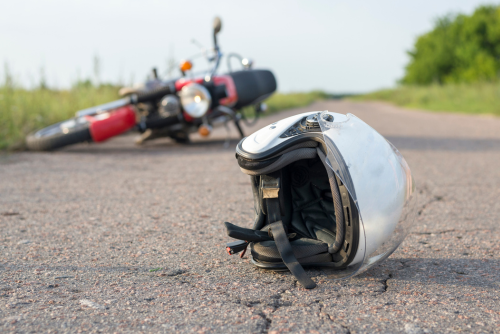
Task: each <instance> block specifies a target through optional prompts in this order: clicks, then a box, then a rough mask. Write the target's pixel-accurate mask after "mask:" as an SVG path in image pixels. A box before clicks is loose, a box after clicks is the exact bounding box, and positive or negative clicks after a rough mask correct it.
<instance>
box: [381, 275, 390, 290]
mask: <svg viewBox="0 0 500 334" xmlns="http://www.w3.org/2000/svg"><path fill="white" fill-rule="evenodd" d="M391 278H392V274H389V276H388V277H387V278H386V279H384V280H382V284H383V285H384V291H382V293H385V292H387V288H388V287H389V286H388V285H387V281H388V280H390V279H391Z"/></svg>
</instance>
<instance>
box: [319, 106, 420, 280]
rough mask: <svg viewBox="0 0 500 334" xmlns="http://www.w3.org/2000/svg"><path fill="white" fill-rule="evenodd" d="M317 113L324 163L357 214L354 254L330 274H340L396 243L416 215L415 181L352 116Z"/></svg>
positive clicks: (391, 150) (359, 268) (393, 152)
mask: <svg viewBox="0 0 500 334" xmlns="http://www.w3.org/2000/svg"><path fill="white" fill-rule="evenodd" d="M318 118H319V123H320V127H321V131H322V133H323V137H324V140H325V143H326V146H327V151H328V152H327V163H328V165H329V167H330V168H331V169H332V171H333V172H334V173H335V174H337V176H338V177H339V178H340V180H341V181H342V182H343V183H344V185H345V187H346V188H347V191H348V192H349V194H350V195H351V197H352V199H353V201H354V203H355V205H356V207H357V209H358V212H359V216H360V217H359V221H360V226H359V230H360V242H359V247H358V251H357V255H356V257H355V259H354V260H353V261H352V263H351V265H350V266H349V267H348V268H347V269H346V270H345V272H338V273H334V274H332V275H330V276H331V277H332V278H341V277H346V276H352V275H355V274H358V273H361V272H363V271H365V270H367V269H368V268H370V267H371V266H372V265H374V264H375V263H377V262H379V261H382V260H384V259H385V258H387V257H388V256H389V255H391V254H392V252H394V250H395V249H396V248H397V247H398V246H399V244H401V242H402V241H403V239H404V238H405V237H406V235H407V234H408V232H409V229H410V227H411V225H412V223H413V220H414V218H415V211H416V206H415V202H416V192H415V182H414V181H413V177H412V174H411V170H410V168H409V166H408V164H407V163H406V161H405V159H404V158H403V156H402V155H401V153H399V151H398V150H397V149H396V147H394V146H393V145H392V144H391V143H390V142H389V141H387V140H386V139H385V138H384V137H382V136H381V135H380V134H379V133H378V132H377V131H375V130H374V129H373V128H371V127H370V126H369V125H368V124H366V123H365V122H363V121H362V120H360V119H359V118H357V117H356V116H354V115H352V114H347V115H343V114H337V113H332V112H328V111H323V112H322V113H321V115H320V117H318ZM361 254H363V255H361Z"/></svg>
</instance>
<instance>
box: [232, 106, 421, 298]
mask: <svg viewBox="0 0 500 334" xmlns="http://www.w3.org/2000/svg"><path fill="white" fill-rule="evenodd" d="M236 158H237V160H238V164H239V166H240V168H241V170H242V171H243V172H244V173H246V174H248V175H250V176H251V180H252V182H251V183H252V189H253V194H254V203H255V221H254V225H253V228H252V229H247V228H242V227H238V226H236V225H233V224H231V223H225V224H226V228H227V232H228V235H229V236H230V237H233V238H235V239H239V240H241V241H237V242H232V243H229V244H228V245H227V250H228V252H229V253H230V254H234V253H238V252H239V251H244V250H246V247H247V245H250V249H251V260H252V263H253V264H254V265H256V266H258V267H260V268H264V269H272V270H284V269H287V268H288V269H289V270H290V271H291V272H292V274H294V275H295V277H296V278H297V279H298V281H299V282H300V283H301V284H302V285H303V286H304V287H306V288H314V287H315V286H316V284H315V283H314V282H313V281H312V280H311V278H309V277H308V276H307V274H306V273H305V271H304V269H303V266H323V267H330V268H332V269H335V274H333V275H331V276H330V277H332V276H333V277H334V278H345V277H350V276H353V275H355V274H357V273H360V272H362V271H365V270H366V269H368V268H369V267H371V266H372V265H374V264H375V263H377V262H379V261H382V260H383V259H385V258H387V257H388V256H389V255H390V254H391V253H392V252H394V250H395V249H396V248H397V247H398V246H399V244H400V243H401V242H402V241H403V239H404V238H405V236H406V235H407V234H408V231H409V228H410V226H411V224H412V222H413V220H414V217H415V205H414V204H415V201H416V199H415V197H416V192H415V183H414V181H413V178H412V174H411V171H410V168H409V167H408V164H407V163H406V161H405V159H404V158H403V156H402V155H401V154H400V153H399V151H398V150H397V149H396V148H395V147H394V146H393V145H392V144H391V143H390V142H388V141H387V140H386V139H385V138H384V137H382V136H381V135H380V134H379V133H378V132H377V131H375V130H374V129H372V128H371V127H370V126H369V125H367V124H366V123H364V122H363V121H361V120H360V119H359V118H357V117H356V116H354V115H352V114H347V115H343V114H337V113H332V112H328V111H323V112H308V113H304V114H300V115H296V116H292V117H288V118H285V119H283V120H281V121H278V122H276V123H273V124H271V125H268V126H266V127H264V128H262V129H261V130H259V131H257V132H255V133H253V134H252V135H250V136H249V137H246V138H244V139H243V140H242V141H241V142H240V143H239V144H238V146H237V148H236Z"/></svg>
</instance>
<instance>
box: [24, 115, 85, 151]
mask: <svg viewBox="0 0 500 334" xmlns="http://www.w3.org/2000/svg"><path fill="white" fill-rule="evenodd" d="M86 141H87V142H88V141H92V136H91V134H90V127H89V123H88V122H87V121H85V120H83V121H81V120H78V119H70V120H66V121H63V122H59V123H56V124H53V125H50V126H48V127H46V128H43V129H41V130H38V131H36V132H34V133H31V134H29V135H28V136H27V137H26V146H27V147H28V149H29V150H31V151H52V150H55V149H58V148H61V147H64V146H68V145H73V144H78V143H82V142H86Z"/></svg>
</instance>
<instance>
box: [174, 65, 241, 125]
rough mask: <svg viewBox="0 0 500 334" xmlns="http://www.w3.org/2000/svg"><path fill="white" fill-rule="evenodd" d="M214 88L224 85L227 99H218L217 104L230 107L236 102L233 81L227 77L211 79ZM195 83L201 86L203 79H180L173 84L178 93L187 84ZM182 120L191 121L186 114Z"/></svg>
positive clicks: (236, 94)
mask: <svg viewBox="0 0 500 334" xmlns="http://www.w3.org/2000/svg"><path fill="white" fill-rule="evenodd" d="M212 80H213V81H214V83H215V85H216V86H220V85H226V93H227V97H225V98H223V99H220V101H219V104H221V105H223V106H226V107H232V106H234V105H235V104H236V102H238V93H237V91H236V85H235V84H234V80H233V78H232V77H230V76H229V75H216V76H214V77H213V78H212ZM192 82H195V83H197V84H201V83H202V82H203V78H196V79H186V78H181V79H179V80H177V81H176V82H175V91H177V92H178V91H180V90H181V89H182V87H184V86H186V85H187V84H189V83H192ZM184 119H185V120H186V121H188V122H191V121H193V118H192V117H191V116H189V115H188V114H186V113H184Z"/></svg>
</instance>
